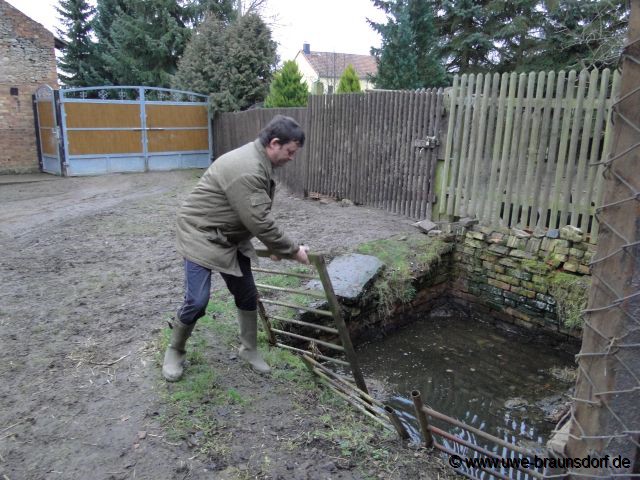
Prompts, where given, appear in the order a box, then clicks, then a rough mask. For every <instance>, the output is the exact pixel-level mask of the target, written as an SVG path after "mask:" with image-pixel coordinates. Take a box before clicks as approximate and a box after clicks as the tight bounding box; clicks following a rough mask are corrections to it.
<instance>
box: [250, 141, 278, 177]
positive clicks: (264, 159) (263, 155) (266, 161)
mask: <svg viewBox="0 0 640 480" xmlns="http://www.w3.org/2000/svg"><path fill="white" fill-rule="evenodd" d="M253 144H254V145H255V147H256V150H258V153H259V154H260V161H261V162H262V164H263V165H264V167H265V168H266V169H267V172H269V175H271V173H272V172H273V164H272V163H271V160H269V157H267V150H266V149H265V148H264V147H263V146H262V143H261V142H260V139H259V138H256V139H255V141H254V142H253Z"/></svg>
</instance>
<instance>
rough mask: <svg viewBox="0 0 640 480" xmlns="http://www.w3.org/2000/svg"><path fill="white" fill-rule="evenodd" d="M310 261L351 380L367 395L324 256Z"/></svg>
mask: <svg viewBox="0 0 640 480" xmlns="http://www.w3.org/2000/svg"><path fill="white" fill-rule="evenodd" d="M310 260H311V261H312V262H313V264H314V266H315V267H316V268H317V269H318V275H320V281H321V282H322V286H323V287H324V291H325V292H326V294H327V300H328V302H329V308H330V309H331V312H332V313H333V319H334V321H335V322H336V328H337V329H338V332H340V340H341V341H342V346H343V347H344V354H345V356H346V357H347V360H349V363H350V364H351V373H352V374H353V378H354V380H355V381H356V385H357V386H358V388H359V389H360V390H362V391H363V392H365V393H369V390H367V384H366V383H365V381H364V375H362V371H361V370H360V366H359V365H358V359H357V358H356V352H355V350H354V348H353V344H352V343H351V337H350V336H349V330H348V329H347V325H346V324H345V323H344V318H342V311H341V310H340V304H339V303H338V299H337V298H336V294H335V292H334V291H333V285H332V284H331V278H330V277H329V272H327V265H326V263H325V260H324V256H323V255H313V256H312V257H310Z"/></svg>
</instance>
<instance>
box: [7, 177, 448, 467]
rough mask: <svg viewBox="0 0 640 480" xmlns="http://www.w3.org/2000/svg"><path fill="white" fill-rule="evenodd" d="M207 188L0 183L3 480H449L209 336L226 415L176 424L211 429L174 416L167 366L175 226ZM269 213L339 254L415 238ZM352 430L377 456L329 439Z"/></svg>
mask: <svg viewBox="0 0 640 480" xmlns="http://www.w3.org/2000/svg"><path fill="white" fill-rule="evenodd" d="M200 173H201V172H200V171H180V172H167V173H149V174H131V175H110V176H102V177H93V178H90V177H89V178H56V179H54V180H49V181H39V182H33V183H20V184H0V205H1V208H0V247H1V248H2V256H1V257H0V278H1V281H0V298H1V299H2V301H1V304H0V332H1V334H0V405H1V409H0V478H2V479H3V480H5V479H6V480H17V479H125V478H126V479H129V478H141V479H142V478H144V479H173V478H179V479H184V478H193V479H204V478H207V479H212V478H215V479H217V478H221V479H235V478H238V479H244V478H246V479H249V478H269V479H271V478H273V479H276V478H282V479H289V478H293V479H329V478H331V479H350V478H390V479H391V478H398V479H400V478H403V479H406V478H412V479H413V478H437V476H440V478H442V477H443V469H442V466H441V464H440V462H438V461H437V459H435V458H434V457H431V456H429V455H428V454H427V453H426V452H425V451H423V450H416V449H415V448H410V447H408V446H406V445H402V444H401V443H399V442H398V441H397V440H395V439H394V438H393V437H392V436H389V435H386V436H385V435H384V434H383V431H382V430H381V429H380V428H377V427H375V426H373V425H372V424H371V425H370V421H368V420H366V418H365V417H363V416H360V415H359V414H357V413H349V412H348V411H349V410H350V407H348V406H347V405H346V404H345V403H341V401H340V400H335V399H334V400H332V401H331V402H329V403H328V402H327V400H326V397H327V394H326V393H323V390H322V389H321V388H319V387H315V386H312V387H311V388H309V389H304V390H300V389H298V388H297V387H296V386H295V385H293V386H292V384H291V383H290V382H289V381H288V380H287V377H286V376H284V375H273V376H272V377H267V378H264V377H260V376H259V375H257V374H255V373H253V372H252V371H251V370H249V369H248V368H247V367H246V366H244V365H242V364H241V363H240V361H239V360H238V359H237V357H236V356H235V354H234V350H233V348H231V346H232V345H229V343H228V342H224V341H222V340H221V339H218V338H217V337H216V335H214V334H211V333H209V334H208V335H207V336H206V339H207V342H206V343H199V344H197V345H199V347H198V348H200V351H199V352H198V354H199V355H200V358H201V359H203V363H204V365H206V368H207V370H210V371H211V372H213V373H212V375H214V377H215V380H214V381H213V382H212V384H211V385H210V386H209V387H207V388H210V389H211V392H212V393H211V394H212V395H218V393H219V392H223V393H225V392H226V397H228V400H229V401H227V402H224V401H219V399H220V398H222V397H221V396H220V395H218V396H217V397H216V398H217V399H218V401H212V402H211V403H210V404H206V405H204V407H205V410H204V411H206V412H208V413H207V418H208V420H206V419H204V420H203V421H208V422H209V423H208V425H210V426H209V428H208V429H207V428H204V427H202V428H201V429H200V428H194V427H190V428H191V429H190V430H189V429H187V430H184V429H183V430H180V425H178V424H177V423H176V422H177V420H176V419H178V418H182V419H184V418H189V415H192V416H194V417H195V416H196V412H200V413H198V415H201V414H202V411H203V409H202V408H196V407H202V403H203V401H202V400H199V401H198V402H197V403H198V405H195V404H193V405H192V407H188V408H185V407H184V405H188V403H187V404H185V402H184V398H182V399H181V400H180V403H177V404H176V403H175V402H177V401H178V397H179V395H177V394H176V392H177V391H178V390H175V388H179V387H175V386H174V385H167V384H166V383H165V382H164V381H163V380H162V377H161V373H160V363H159V362H160V350H161V348H162V347H161V344H162V341H163V340H162V339H163V336H164V341H165V342H166V335H167V334H166V328H165V327H166V320H167V319H169V318H171V315H172V313H173V312H174V311H175V309H176V308H177V307H178V306H179V303H180V299H181V295H182V265H181V260H180V258H178V255H177V254H176V251H175V248H174V221H175V213H176V209H177V207H178V205H179V204H180V202H181V200H182V199H183V198H184V197H185V195H186V194H187V193H188V192H189V190H190V189H191V188H192V186H193V185H194V184H195V182H196V181H197V179H198V176H199V175H200ZM274 208H275V213H276V216H277V218H278V219H279V220H280V221H281V222H282V224H283V225H284V226H285V227H286V229H287V230H288V232H289V233H290V234H291V235H292V236H293V237H295V238H297V239H299V240H300V241H303V242H304V243H306V244H308V245H310V247H311V248H312V251H322V252H326V253H330V254H332V255H333V254H337V253H342V252H346V251H349V249H350V248H352V247H353V246H355V245H357V244H358V243H361V242H364V241H367V240H372V239H377V238H382V237H388V236H391V235H393V234H397V233H400V232H404V231H407V232H410V231H413V230H414V229H413V227H411V222H410V221H409V220H408V219H406V218H403V217H399V216H395V215H391V214H388V213H385V212H382V211H378V210H374V209H369V208H364V207H358V206H351V207H342V206H340V204H338V203H331V204H321V203H320V202H318V201H313V200H302V199H297V198H294V197H293V196H291V195H290V194H289V193H288V192H286V191H285V190H280V191H279V192H278V196H277V198H276V202H275V207H274ZM214 283H215V285H214V290H217V291H218V292H217V293H216V295H217V296H218V297H217V298H220V299H224V300H225V301H228V300H229V299H228V295H227V294H226V290H220V287H221V286H222V280H221V279H220V278H219V277H218V276H216V277H215V280H214ZM213 322H215V320H213ZM203 332H204V330H203V328H201V327H200V326H199V327H198V328H197V329H196V332H195V337H198V336H200V338H202V337H203V335H204V333H203ZM195 337H194V338H195ZM236 345H237V343H236ZM276 370H277V368H276ZM180 383H181V382H180ZM312 385H313V384H312ZM216 392H218V393H216ZM223 396H224V395H223ZM204 403H206V402H204ZM176 405H178V406H179V408H178V409H176ZM209 405H210V406H209ZM327 405H329V406H327ZM345 412H346V413H345ZM345 415H348V416H347V417H345ZM345 419H347V420H348V421H350V422H353V425H354V427H353V428H354V431H357V432H366V435H368V436H367V437H366V438H367V439H368V440H367V443H368V444H369V447H367V448H364V449H363V448H359V449H354V448H352V447H353V442H352V444H345V442H344V441H343V440H341V439H340V438H336V436H335V435H334V436H333V437H331V436H330V435H326V434H323V433H322V432H328V431H339V430H338V427H337V426H336V425H339V424H340V423H344V422H345V421H346V420H345ZM353 419H357V421H353ZM190 421H191V423H190V424H189V425H191V426H193V425H196V427H197V426H198V424H199V423H198V422H200V417H198V418H195V419H193V418H192V419H191V420H190ZM356 423H358V425H357V426H355V424H356ZM359 423H361V424H362V425H359ZM211 425H214V427H211ZM347 425H348V424H347ZM342 427H343V428H344V424H343V425H342ZM175 432H178V435H177V437H176V436H175ZM180 432H182V434H180ZM185 432H186V433H185ZM172 433H173V434H174V435H173V436H172V435H171V434H172ZM358 435H361V434H360V433H358ZM363 438H364V437H363ZM203 439H206V440H207V441H208V442H209V444H210V445H209V446H208V448H203V445H202V442H203V441H204V440H203ZM347 443H348V442H347ZM203 452H208V453H203Z"/></svg>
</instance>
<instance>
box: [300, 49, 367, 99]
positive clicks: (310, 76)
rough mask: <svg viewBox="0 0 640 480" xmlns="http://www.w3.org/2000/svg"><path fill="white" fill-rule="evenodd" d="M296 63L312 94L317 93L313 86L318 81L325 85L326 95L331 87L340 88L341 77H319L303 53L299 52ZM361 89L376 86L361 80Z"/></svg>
mask: <svg viewBox="0 0 640 480" xmlns="http://www.w3.org/2000/svg"><path fill="white" fill-rule="evenodd" d="M294 61H295V62H296V64H297V65H298V70H300V73H301V74H302V78H303V79H304V81H305V82H307V86H308V87H309V91H310V92H313V93H315V91H314V90H313V86H314V84H315V82H317V81H318V80H320V82H321V83H322V85H323V88H324V93H329V86H332V87H333V89H334V90H335V89H337V88H338V83H340V77H338V78H335V79H334V78H329V77H318V73H317V72H316V71H315V70H314V69H313V67H312V66H311V64H310V63H309V62H308V61H307V59H306V58H305V57H304V55H303V54H302V53H300V52H298V54H297V55H296V57H295V59H294ZM360 88H361V89H362V91H365V90H371V89H373V88H374V86H373V83H371V82H369V81H368V80H366V79H360ZM331 93H333V92H331Z"/></svg>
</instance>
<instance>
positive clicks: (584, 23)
mask: <svg viewBox="0 0 640 480" xmlns="http://www.w3.org/2000/svg"><path fill="white" fill-rule="evenodd" d="M546 6H547V10H546V12H545V17H546V19H547V22H546V23H545V25H544V27H543V33H544V42H543V48H542V49H541V52H540V54H539V55H538V56H537V58H536V61H537V63H538V65H539V68H552V69H561V68H565V69H566V68H576V69H582V68H592V67H598V68H605V67H610V68H611V67H614V66H615V65H616V64H617V63H618V59H619V58H620V54H621V52H622V45H623V42H624V38H625V35H626V32H627V26H628V23H629V6H628V3H627V2H626V1H625V0H592V1H589V2H585V1H582V0H557V1H553V2H552V1H548V2H547V4H546Z"/></svg>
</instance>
